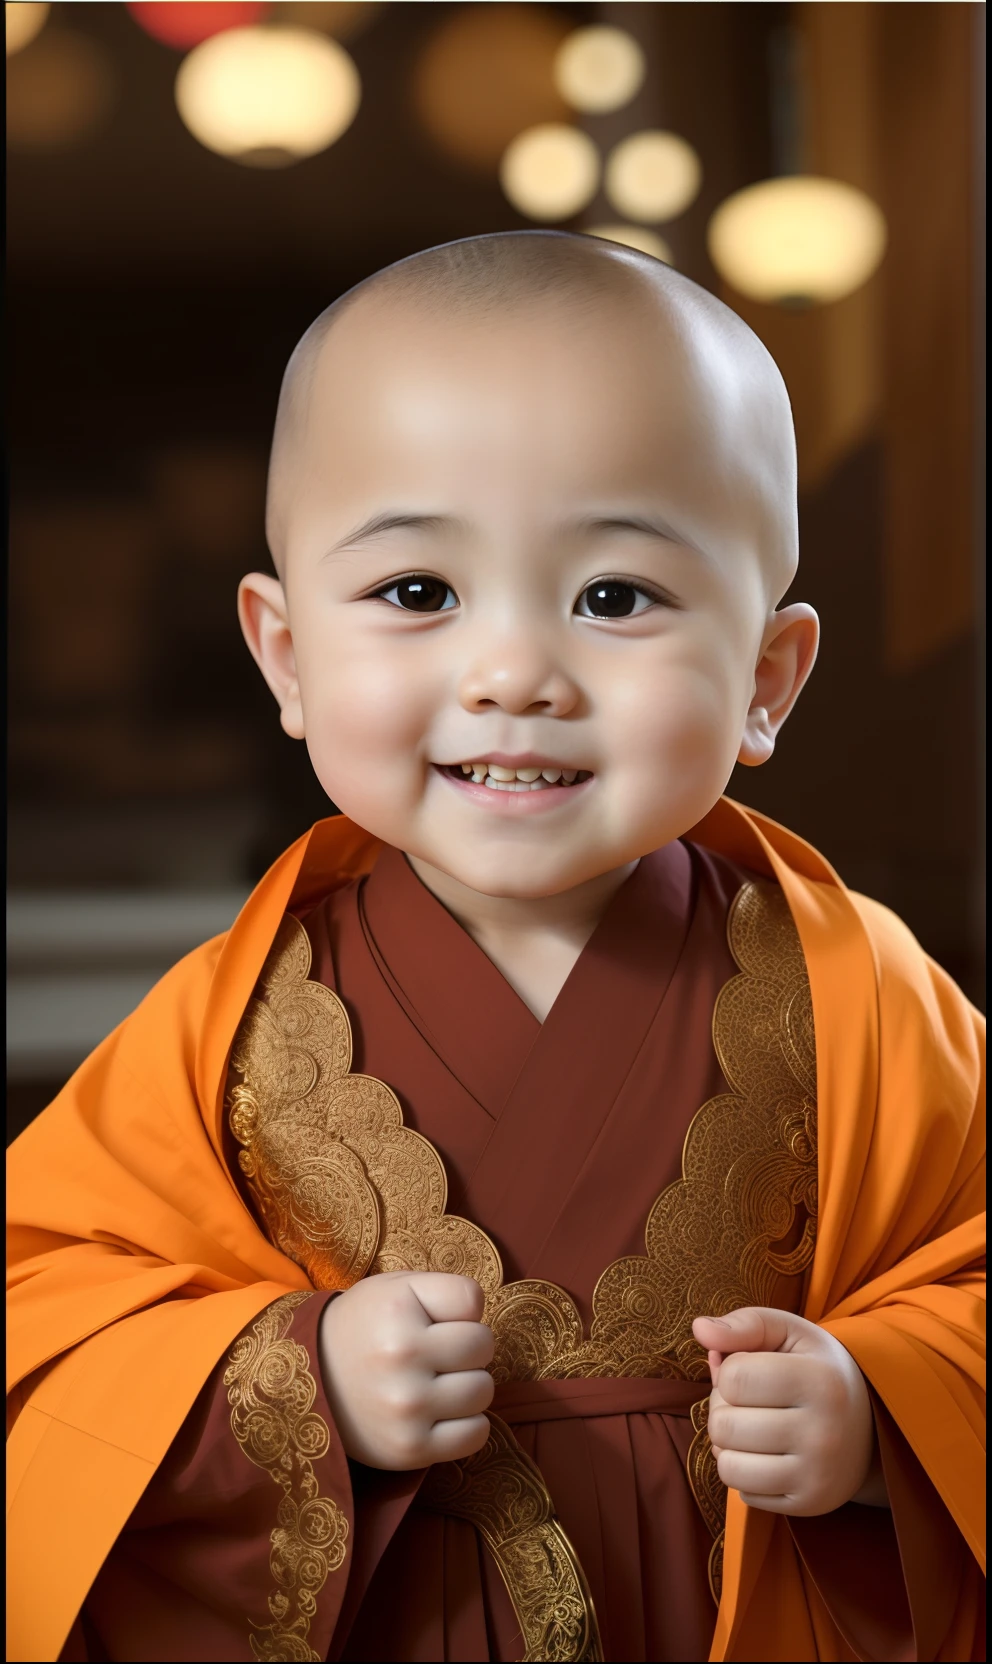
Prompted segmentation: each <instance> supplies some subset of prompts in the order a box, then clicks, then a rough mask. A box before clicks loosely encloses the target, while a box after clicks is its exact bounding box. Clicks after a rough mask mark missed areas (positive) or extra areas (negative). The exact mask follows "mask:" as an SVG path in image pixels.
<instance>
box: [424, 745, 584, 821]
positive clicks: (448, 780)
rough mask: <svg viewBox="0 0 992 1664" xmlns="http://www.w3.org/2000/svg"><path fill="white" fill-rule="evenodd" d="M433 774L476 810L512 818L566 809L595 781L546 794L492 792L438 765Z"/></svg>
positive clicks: (528, 764) (510, 765)
mask: <svg viewBox="0 0 992 1664" xmlns="http://www.w3.org/2000/svg"><path fill="white" fill-rule="evenodd" d="M486 761H487V762H492V763H496V762H499V763H501V766H502V767H503V768H539V767H540V766H541V765H540V762H539V760H538V759H537V758H535V759H534V761H533V762H516V763H511V762H506V763H503V762H502V759H501V758H498V757H487V758H486ZM448 766H449V767H455V768H457V766H458V765H457V763H456V764H449V765H448ZM544 767H545V768H560V767H561V764H560V763H548V762H546V763H545V764H544ZM434 773H435V774H436V775H437V777H438V778H439V779H440V780H442V781H444V783H445V785H447V786H449V787H450V788H451V790H452V791H453V792H458V793H459V794H460V795H461V797H462V798H467V799H468V801H469V802H470V803H476V804H478V806H479V808H480V809H483V810H485V811H486V812H487V813H488V814H490V815H505V816H509V817H510V818H511V819H512V818H515V817H517V816H519V815H528V816H529V815H547V814H554V813H556V812H558V811H560V810H563V809H567V808H569V807H570V806H572V805H574V804H575V803H576V802H577V801H578V799H579V798H580V797H582V796H584V795H585V793H586V791H587V790H588V788H589V787H590V786H591V785H592V784H593V783H594V780H595V775H590V776H589V778H588V780H578V781H576V782H575V784H574V785H572V786H551V787H549V788H548V790H547V791H545V792H494V791H493V789H492V787H491V786H483V785H478V786H477V785H476V784H475V782H474V780H471V779H470V778H469V777H468V776H467V775H462V776H461V777H460V778H459V777H458V776H457V775H454V774H449V773H448V772H447V769H446V768H445V767H444V766H443V765H441V764H438V763H435V764H434Z"/></svg>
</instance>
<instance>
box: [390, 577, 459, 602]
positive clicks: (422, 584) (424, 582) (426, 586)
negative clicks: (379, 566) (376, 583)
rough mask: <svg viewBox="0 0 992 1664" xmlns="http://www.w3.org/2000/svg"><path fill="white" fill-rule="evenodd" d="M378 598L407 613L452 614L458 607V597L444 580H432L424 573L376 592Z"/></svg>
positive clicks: (398, 580)
mask: <svg viewBox="0 0 992 1664" xmlns="http://www.w3.org/2000/svg"><path fill="white" fill-rule="evenodd" d="M376 598H377V599H378V600H380V601H388V602H389V603H390V604H391V605H392V606H394V607H402V608H403V610H404V611H405V612H450V611H451V608H452V607H457V605H458V597H457V595H456V594H455V592H454V590H453V589H452V587H451V585H450V584H446V583H445V582H444V580H443V578H431V577H429V576H428V575H427V574H426V573H424V572H411V573H410V575H409V577H407V578H399V579H397V581H396V583H394V584H390V585H389V586H388V588H386V589H380V590H377V591H376Z"/></svg>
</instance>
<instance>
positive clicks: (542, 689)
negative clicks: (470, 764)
mask: <svg viewBox="0 0 992 1664" xmlns="http://www.w3.org/2000/svg"><path fill="white" fill-rule="evenodd" d="M458 698H459V702H460V703H461V705H462V708H463V709H464V710H466V711H473V712H476V711H484V710H501V711H506V712H507V713H508V715H510V716H557V717H563V716H568V715H569V714H570V712H572V711H574V710H575V709H576V707H577V705H578V703H579V699H580V693H579V688H578V685H577V683H576V682H574V681H573V679H572V678H571V676H569V675H568V673H567V671H565V670H564V669H563V667H562V666H561V665H560V664H558V663H557V662H556V661H555V660H554V658H553V657H552V656H551V655H550V654H548V653H547V652H546V651H545V650H544V649H543V648H542V647H541V645H540V643H539V642H537V641H534V640H531V639H529V638H527V637H525V636H523V635H520V634H517V633H513V634H507V635H505V636H503V637H501V638H500V640H499V641H493V640H492V639H490V640H488V641H487V642H486V643H485V645H484V646H483V647H480V650H479V652H478V653H477V655H476V656H475V657H474V658H473V660H472V663H471V664H470V665H469V666H468V668H467V669H466V670H465V672H464V674H463V676H462V678H461V681H460V682H459V684H458Z"/></svg>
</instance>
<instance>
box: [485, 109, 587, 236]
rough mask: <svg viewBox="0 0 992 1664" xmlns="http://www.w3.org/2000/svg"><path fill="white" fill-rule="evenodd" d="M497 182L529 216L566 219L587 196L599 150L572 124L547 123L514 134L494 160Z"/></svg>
mask: <svg viewBox="0 0 992 1664" xmlns="http://www.w3.org/2000/svg"><path fill="white" fill-rule="evenodd" d="M499 178H500V184H501V185H502V187H503V190H504V191H505V193H506V195H507V197H508V198H509V200H510V201H511V202H512V204H513V206H514V208H516V209H518V210H519V212H520V213H521V214H526V215H527V217H528V219H532V220H567V219H570V218H571V216H572V215H573V214H577V213H578V212H579V211H580V209H582V208H585V206H586V204H587V203H589V202H591V201H592V198H593V197H594V196H595V194H596V187H597V186H598V184H599V151H598V150H597V149H596V146H595V145H594V144H593V142H592V140H591V139H590V137H589V135H588V134H587V133H582V132H580V131H579V129H578V128H577V127H565V126H563V125H561V124H560V123H558V122H547V123H546V124H545V125H544V126H541V127H531V128H529V129H528V131H527V132H526V133H520V134H519V135H518V137H517V138H515V139H514V141H513V143H512V144H511V145H510V146H508V148H507V150H506V153H505V155H504V157H503V160H502V162H501V163H500V170H499Z"/></svg>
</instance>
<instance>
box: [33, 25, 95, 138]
mask: <svg viewBox="0 0 992 1664" xmlns="http://www.w3.org/2000/svg"><path fill="white" fill-rule="evenodd" d="M114 96H115V86H114V76H113V71H112V69H111V66H110V64H109V62H108V60H107V58H106V56H105V54H104V53H103V51H102V50H101V48H100V43H99V41H95V40H92V39H91V38H90V36H89V35H82V34H77V33H76V31H75V30H74V29H62V28H58V27H56V26H54V25H53V26H51V27H49V28H47V29H46V30H45V32H44V34H42V35H41V36H40V38H39V39H38V40H36V41H35V42H34V43H33V44H32V46H31V49H30V51H27V52H19V53H18V54H17V55H16V56H12V57H11V60H10V62H9V64H8V65H7V142H8V144H9V146H10V148H11V149H12V150H34V151H46V150H49V151H51V150H59V149H62V148H64V147H65V146H67V145H73V144H78V143H80V142H81V141H83V140H86V139H88V138H90V137H91V135H92V134H94V133H95V132H97V131H98V130H99V128H100V127H101V126H102V125H103V124H104V122H105V121H106V120H107V117H108V116H109V115H110V112H111V110H112V109H113V105H114Z"/></svg>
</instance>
